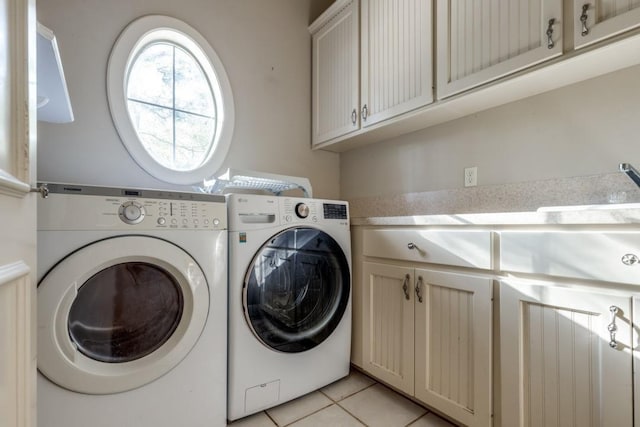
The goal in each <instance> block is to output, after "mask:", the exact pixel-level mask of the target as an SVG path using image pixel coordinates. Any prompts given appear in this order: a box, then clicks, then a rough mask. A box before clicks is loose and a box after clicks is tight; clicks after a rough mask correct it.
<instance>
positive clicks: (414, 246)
mask: <svg viewBox="0 0 640 427" xmlns="http://www.w3.org/2000/svg"><path fill="white" fill-rule="evenodd" d="M407 248H409V249H418V245H416V244H415V243H413V242H409V243H408V244H407Z"/></svg>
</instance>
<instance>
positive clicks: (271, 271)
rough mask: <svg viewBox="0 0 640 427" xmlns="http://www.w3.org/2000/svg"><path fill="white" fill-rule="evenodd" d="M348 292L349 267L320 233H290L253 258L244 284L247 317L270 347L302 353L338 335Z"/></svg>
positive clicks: (330, 240)
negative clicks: (333, 334)
mask: <svg viewBox="0 0 640 427" xmlns="http://www.w3.org/2000/svg"><path fill="white" fill-rule="evenodd" d="M349 293H350V272H349V264H348V262H347V259H346V257H345V255H344V252H343V251H342V249H341V248H340V246H339V245H338V243H337V242H336V241H335V240H334V239H333V238H332V237H331V236H329V235H328V234H326V233H324V232H323V231H320V230H316V229H312V228H292V229H289V230H285V231H283V232H281V233H279V234H277V235H276V236H274V237H273V238H271V239H270V240H269V241H268V242H267V243H266V244H265V245H264V246H262V248H261V249H260V250H259V251H258V253H257V254H256V256H255V257H254V259H253V261H252V263H251V265H250V267H249V270H248V272H247V276H246V279H245V283H244V292H243V298H244V303H245V304H244V306H245V317H246V318H247V322H248V323H249V325H250V326H251V328H252V330H253V332H254V334H255V335H256V337H258V338H259V339H260V341H261V342H262V343H263V344H265V345H266V346H268V347H270V348H272V349H274V350H277V351H281V352H286V353H298V352H303V351H306V350H309V349H312V348H314V347H316V346H317V345H319V344H320V343H322V342H323V341H324V340H325V339H327V338H328V337H329V336H330V335H331V333H332V332H333V331H334V330H335V328H336V327H337V326H338V324H339V323H340V321H341V320H342V316H343V315H344V312H345V310H346V308H347V304H348V302H349Z"/></svg>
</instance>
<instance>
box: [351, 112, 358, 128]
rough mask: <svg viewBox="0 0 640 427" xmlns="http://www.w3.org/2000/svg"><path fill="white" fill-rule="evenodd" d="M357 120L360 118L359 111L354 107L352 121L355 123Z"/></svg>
mask: <svg viewBox="0 0 640 427" xmlns="http://www.w3.org/2000/svg"><path fill="white" fill-rule="evenodd" d="M357 120H358V112H357V111H356V109H355V108H354V109H353V111H352V112H351V123H353V124H354V125H355V124H356V121H357Z"/></svg>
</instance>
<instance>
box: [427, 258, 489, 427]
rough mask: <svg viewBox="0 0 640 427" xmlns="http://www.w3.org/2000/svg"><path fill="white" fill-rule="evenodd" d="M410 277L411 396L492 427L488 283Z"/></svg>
mask: <svg viewBox="0 0 640 427" xmlns="http://www.w3.org/2000/svg"><path fill="white" fill-rule="evenodd" d="M415 275H416V322H415V323H416V326H415V339H416V349H415V370H416V380H415V381H416V383H415V396H416V397H417V398H418V399H420V400H421V401H423V402H424V403H426V404H427V405H429V406H431V407H433V408H436V409H438V410H440V411H442V412H443V413H445V414H447V415H449V416H450V417H452V418H454V419H456V420H458V421H460V422H462V423H463V424H464V425H467V426H491V330H492V328H491V322H492V316H491V291H492V286H493V280H492V279H490V278H486V277H479V276H474V275H470V274H454V273H444V272H437V271H432V270H420V269H416V272H415Z"/></svg>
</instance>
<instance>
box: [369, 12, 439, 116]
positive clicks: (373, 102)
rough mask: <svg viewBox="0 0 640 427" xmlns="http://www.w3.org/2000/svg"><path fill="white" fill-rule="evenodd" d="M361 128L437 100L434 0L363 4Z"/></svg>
mask: <svg viewBox="0 0 640 427" xmlns="http://www.w3.org/2000/svg"><path fill="white" fill-rule="evenodd" d="M361 12H362V30H361V49H362V50H361V55H362V57H361V58H362V62H361V63H362V80H361V95H362V99H361V104H362V105H361V110H360V112H361V119H362V126H363V127H366V126H371V125H373V124H375V123H379V122H381V121H383V120H386V119H388V118H391V117H394V116H397V115H399V114H402V113H405V112H407V111H410V110H413V109H415V108H418V107H422V106H424V105H427V104H429V103H431V102H432V101H433V87H432V86H433V76H432V74H433V72H432V58H433V56H432V50H433V48H432V2H431V0H396V1H391V0H362V10H361Z"/></svg>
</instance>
